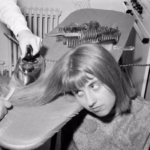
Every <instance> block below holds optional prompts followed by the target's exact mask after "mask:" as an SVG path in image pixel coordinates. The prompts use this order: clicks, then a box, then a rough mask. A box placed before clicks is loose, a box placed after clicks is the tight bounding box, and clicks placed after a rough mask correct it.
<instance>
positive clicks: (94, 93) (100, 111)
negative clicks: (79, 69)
mask: <svg viewBox="0 0 150 150" xmlns="http://www.w3.org/2000/svg"><path fill="white" fill-rule="evenodd" d="M87 76H88V77H90V79H89V81H88V82H87V83H86V84H85V86H84V87H82V88H80V89H79V90H77V91H74V92H73V93H74V95H75V97H76V98H77V101H78V102H79V103H80V104H81V105H82V106H83V107H84V108H85V109H87V110H88V111H90V112H92V113H94V114H95V115H97V116H98V117H104V116H106V115H108V114H109V113H110V111H111V110H112V108H113V107H114V105H115V101H116V97H115V95H114V93H113V92H112V90H111V89H109V88H108V87H107V86H105V85H103V84H102V83H101V82H100V81H99V80H98V79H97V78H96V77H94V76H92V75H90V74H87Z"/></svg>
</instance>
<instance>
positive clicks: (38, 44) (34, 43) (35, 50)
mask: <svg viewBox="0 0 150 150" xmlns="http://www.w3.org/2000/svg"><path fill="white" fill-rule="evenodd" d="M41 43H42V39H41V38H39V37H36V39H34V40H32V41H31V45H32V48H33V55H35V54H37V53H38V52H39V50H40V47H41Z"/></svg>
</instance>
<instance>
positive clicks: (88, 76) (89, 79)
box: [77, 73, 99, 89]
mask: <svg viewBox="0 0 150 150" xmlns="http://www.w3.org/2000/svg"><path fill="white" fill-rule="evenodd" d="M85 78H86V82H84V84H83V85H82V86H78V85H77V87H78V88H79V89H80V88H83V87H88V86H89V85H91V84H93V83H95V82H97V81H99V80H98V79H97V78H96V77H95V76H94V75H92V74H89V73H86V74H85Z"/></svg>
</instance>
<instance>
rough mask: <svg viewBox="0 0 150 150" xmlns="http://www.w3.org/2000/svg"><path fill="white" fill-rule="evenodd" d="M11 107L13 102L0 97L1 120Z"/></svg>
mask: <svg viewBox="0 0 150 150" xmlns="http://www.w3.org/2000/svg"><path fill="white" fill-rule="evenodd" d="M10 107H11V103H10V102H9V101H7V100H4V99H2V98H0V120H1V119H3V118H4V116H5V115H6V114H7V112H8V110H7V109H8V108H10Z"/></svg>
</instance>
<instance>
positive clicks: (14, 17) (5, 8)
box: [0, 0, 29, 35]
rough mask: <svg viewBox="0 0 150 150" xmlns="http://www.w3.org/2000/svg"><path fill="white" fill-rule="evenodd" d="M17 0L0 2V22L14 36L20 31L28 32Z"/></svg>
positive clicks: (2, 0)
mask: <svg viewBox="0 0 150 150" xmlns="http://www.w3.org/2000/svg"><path fill="white" fill-rule="evenodd" d="M16 3H17V0H0V20H1V21H2V22H4V23H5V24H6V25H7V26H8V28H10V29H11V30H12V31H13V33H14V34H15V35H17V34H18V33H19V32H20V31H22V30H29V29H28V27H27V22H26V20H25V18H24V16H23V15H22V14H21V11H20V8H19V7H18V6H17V5H16Z"/></svg>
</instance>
